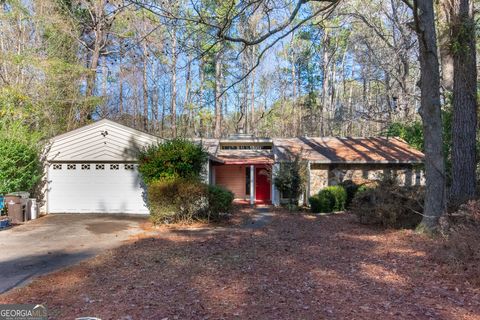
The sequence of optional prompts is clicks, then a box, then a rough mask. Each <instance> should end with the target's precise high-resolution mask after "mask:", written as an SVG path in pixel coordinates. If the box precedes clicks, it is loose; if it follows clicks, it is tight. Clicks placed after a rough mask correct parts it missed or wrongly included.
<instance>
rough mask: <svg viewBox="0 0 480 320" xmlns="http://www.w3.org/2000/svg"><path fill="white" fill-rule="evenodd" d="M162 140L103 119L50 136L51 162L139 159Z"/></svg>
mask: <svg viewBox="0 0 480 320" xmlns="http://www.w3.org/2000/svg"><path fill="white" fill-rule="evenodd" d="M160 141H162V139H160V138H158V137H155V136H153V135H150V134H148V133H145V132H142V131H138V130H136V129H133V128H130V127H127V126H124V125H122V124H119V123H117V122H114V121H111V120H107V119H103V120H100V121H97V122H94V123H92V124H89V125H86V126H84V127H81V128H78V129H76V130H73V131H69V132H67V133H64V134H61V135H59V136H56V137H53V138H52V139H50V144H49V146H48V148H49V149H48V153H47V160H48V161H51V162H53V161H66V162H67V161H99V162H101V161H136V159H137V155H138V151H139V150H140V149H142V148H143V147H146V146H148V145H151V144H155V143H158V142H160Z"/></svg>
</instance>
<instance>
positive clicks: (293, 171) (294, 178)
mask: <svg viewBox="0 0 480 320" xmlns="http://www.w3.org/2000/svg"><path fill="white" fill-rule="evenodd" d="M306 168H307V167H306V164H305V163H304V162H302V161H301V160H300V158H299V157H295V158H294V159H293V161H291V162H282V163H280V165H279V169H278V170H276V171H275V172H274V183H275V187H276V188H277V189H278V190H279V191H280V192H281V193H282V195H283V197H284V198H288V203H289V204H290V205H292V204H298V198H299V197H300V195H301V194H302V193H303V192H304V191H305V185H306Z"/></svg>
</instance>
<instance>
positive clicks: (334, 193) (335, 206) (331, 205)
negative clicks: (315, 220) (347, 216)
mask: <svg viewBox="0 0 480 320" xmlns="http://www.w3.org/2000/svg"><path fill="white" fill-rule="evenodd" d="M308 200H309V202H310V207H311V210H312V212H314V213H320V212H321V213H330V212H334V211H341V210H344V209H345V203H346V201H347V192H346V191H345V189H344V188H343V187H342V186H330V187H326V188H324V189H322V190H320V192H319V193H318V194H317V195H315V196H313V197H310V198H309V199H308Z"/></svg>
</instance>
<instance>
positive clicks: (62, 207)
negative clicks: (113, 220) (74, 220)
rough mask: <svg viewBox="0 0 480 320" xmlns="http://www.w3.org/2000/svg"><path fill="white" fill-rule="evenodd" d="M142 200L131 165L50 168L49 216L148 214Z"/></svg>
mask: <svg viewBox="0 0 480 320" xmlns="http://www.w3.org/2000/svg"><path fill="white" fill-rule="evenodd" d="M126 166H127V168H128V169H126ZM132 167H133V168H132ZM87 168H88V169H87ZM145 198H146V196H145V188H144V186H143V184H142V181H141V179H140V176H139V174H138V171H137V170H136V166H132V165H131V164H122V163H113V164H110V163H104V164H89V167H84V168H83V169H82V164H76V165H75V167H73V166H72V164H62V168H61V169H59V168H58V167H57V169H55V168H54V166H50V169H49V193H48V203H49V208H48V209H49V212H51V213H60V212H72V213H75V212H78V213H82V212H101V213H139V214H148V208H147V206H146V201H145Z"/></svg>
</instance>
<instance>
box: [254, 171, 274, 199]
mask: <svg viewBox="0 0 480 320" xmlns="http://www.w3.org/2000/svg"><path fill="white" fill-rule="evenodd" d="M268 178H269V173H268V170H266V169H265V168H255V200H258V201H270V181H269V179H268Z"/></svg>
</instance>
